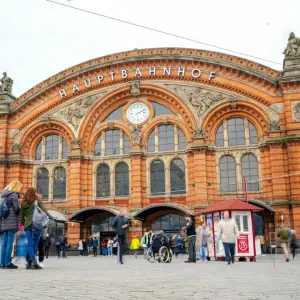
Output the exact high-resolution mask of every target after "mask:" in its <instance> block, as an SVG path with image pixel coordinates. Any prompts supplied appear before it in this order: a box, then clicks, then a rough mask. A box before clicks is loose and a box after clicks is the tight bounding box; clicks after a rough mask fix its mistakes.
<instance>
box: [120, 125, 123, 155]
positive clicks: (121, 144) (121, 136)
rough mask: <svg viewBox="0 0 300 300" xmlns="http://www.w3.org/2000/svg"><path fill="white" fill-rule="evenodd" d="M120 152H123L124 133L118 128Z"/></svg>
mask: <svg viewBox="0 0 300 300" xmlns="http://www.w3.org/2000/svg"><path fill="white" fill-rule="evenodd" d="M120 154H121V155H123V154H124V133H123V131H122V130H120Z"/></svg>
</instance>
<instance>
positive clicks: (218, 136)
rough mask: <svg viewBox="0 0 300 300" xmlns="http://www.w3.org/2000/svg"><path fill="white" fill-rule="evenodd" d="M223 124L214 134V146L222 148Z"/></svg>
mask: <svg viewBox="0 0 300 300" xmlns="http://www.w3.org/2000/svg"><path fill="white" fill-rule="evenodd" d="M223 130H224V129H223V124H222V125H221V126H220V127H219V129H218V131H217V134H216V146H217V147H224V134H223Z"/></svg>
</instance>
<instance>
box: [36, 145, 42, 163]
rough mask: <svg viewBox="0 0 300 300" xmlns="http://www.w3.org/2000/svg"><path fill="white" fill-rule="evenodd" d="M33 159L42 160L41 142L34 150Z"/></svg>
mask: <svg viewBox="0 0 300 300" xmlns="http://www.w3.org/2000/svg"><path fill="white" fill-rule="evenodd" d="M35 159H36V160H41V159H42V142H40V143H39V145H38V146H37V148H36V150H35Z"/></svg>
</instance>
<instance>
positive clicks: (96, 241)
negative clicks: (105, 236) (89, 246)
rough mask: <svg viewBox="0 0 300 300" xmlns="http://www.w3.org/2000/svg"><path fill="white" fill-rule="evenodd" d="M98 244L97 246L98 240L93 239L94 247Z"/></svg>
mask: <svg viewBox="0 0 300 300" xmlns="http://www.w3.org/2000/svg"><path fill="white" fill-rule="evenodd" d="M98 246H99V241H98V240H94V241H93V247H94V248H98Z"/></svg>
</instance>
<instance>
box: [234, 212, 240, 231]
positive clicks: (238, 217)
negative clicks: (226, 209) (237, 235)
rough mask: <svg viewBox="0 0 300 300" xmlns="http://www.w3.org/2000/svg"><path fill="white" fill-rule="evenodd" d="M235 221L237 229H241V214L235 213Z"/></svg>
mask: <svg viewBox="0 0 300 300" xmlns="http://www.w3.org/2000/svg"><path fill="white" fill-rule="evenodd" d="M235 221H236V224H237V227H238V230H239V231H241V216H240V215H236V216H235Z"/></svg>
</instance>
